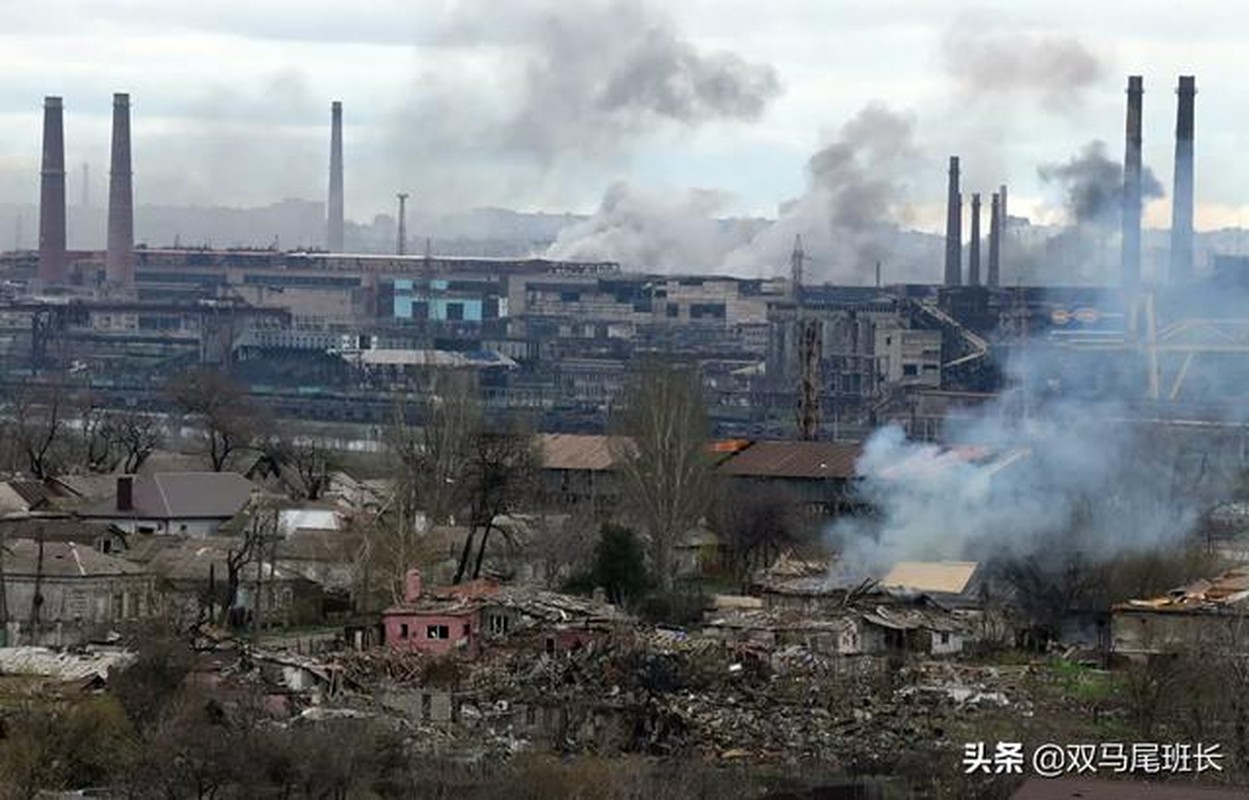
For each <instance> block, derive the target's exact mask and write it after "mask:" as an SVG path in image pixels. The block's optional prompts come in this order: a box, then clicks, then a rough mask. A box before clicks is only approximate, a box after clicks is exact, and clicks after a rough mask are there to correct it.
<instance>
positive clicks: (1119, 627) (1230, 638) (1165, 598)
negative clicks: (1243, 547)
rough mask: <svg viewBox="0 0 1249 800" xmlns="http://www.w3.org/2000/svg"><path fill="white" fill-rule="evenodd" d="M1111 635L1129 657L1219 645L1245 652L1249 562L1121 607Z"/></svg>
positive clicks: (1121, 652)
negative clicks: (1246, 564) (1212, 576)
mask: <svg viewBox="0 0 1249 800" xmlns="http://www.w3.org/2000/svg"><path fill="white" fill-rule="evenodd" d="M1111 638H1112V647H1113V650H1114V652H1115V653H1116V654H1117V655H1123V656H1127V657H1129V658H1138V657H1148V656H1151V655H1162V654H1168V653H1177V652H1181V651H1184V652H1191V651H1194V650H1196V649H1209V648H1215V647H1233V646H1234V647H1235V648H1236V649H1237V650H1238V651H1239V650H1243V649H1244V647H1245V640H1246V639H1247V638H1249V566H1239V567H1235V568H1233V569H1230V570H1228V571H1227V572H1224V573H1223V574H1222V575H1219V576H1218V577H1215V578H1211V579H1208V580H1207V579H1202V580H1199V581H1195V582H1194V583H1191V584H1189V585H1187V586H1182V587H1180V588H1178V589H1173V590H1172V591H1170V592H1168V593H1167V594H1165V595H1162V596H1160V597H1154V598H1149V599H1144V600H1129V601H1128V602H1126V603H1120V604H1119V605H1116V606H1115V607H1114V608H1113V609H1112V611H1111Z"/></svg>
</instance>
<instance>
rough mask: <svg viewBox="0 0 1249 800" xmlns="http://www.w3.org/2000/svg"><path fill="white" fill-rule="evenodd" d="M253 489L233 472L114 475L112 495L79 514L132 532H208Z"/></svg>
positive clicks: (232, 512)
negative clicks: (114, 484)
mask: <svg viewBox="0 0 1249 800" xmlns="http://www.w3.org/2000/svg"><path fill="white" fill-rule="evenodd" d="M256 490H257V487H256V486H255V484H253V483H252V482H251V481H249V480H247V479H246V478H244V477H243V476H242V475H236V474H234V473H232V472H158V473H155V474H152V475H119V476H117V477H116V489H115V491H114V492H113V494H112V496H110V497H108V498H106V499H104V500H101V501H98V502H96V503H94V504H91V505H89V506H87V507H86V508H84V509H83V510H82V511H80V512H79V515H80V516H81V517H82V519H84V520H86V521H88V522H103V523H108V524H111V525H115V526H116V527H118V528H120V529H122V530H125V531H129V532H132V533H159V534H171V533H173V534H181V535H184V536H209V535H212V534H213V533H215V532H216V531H217V529H218V528H220V527H221V525H222V524H223V523H225V522H227V521H228V520H230V519H232V518H233V517H234V516H235V515H237V514H238V513H239V512H240V511H241V510H242V509H243V508H244V507H245V506H246V505H247V502H248V500H249V499H250V498H251V496H252V494H253V492H255V491H256Z"/></svg>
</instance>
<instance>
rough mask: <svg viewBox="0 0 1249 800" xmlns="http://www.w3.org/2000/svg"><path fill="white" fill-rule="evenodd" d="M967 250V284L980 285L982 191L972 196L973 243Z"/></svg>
mask: <svg viewBox="0 0 1249 800" xmlns="http://www.w3.org/2000/svg"><path fill="white" fill-rule="evenodd" d="M969 247H970V249H968V251H967V285H968V286H978V285H980V193H979V192H973V193H972V196H971V245H970V246H969Z"/></svg>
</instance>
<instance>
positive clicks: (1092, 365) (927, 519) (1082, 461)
mask: <svg viewBox="0 0 1249 800" xmlns="http://www.w3.org/2000/svg"><path fill="white" fill-rule="evenodd" d="M1113 369H1114V365H1113V363H1112V359H1107V360H1105V363H1103V360H1102V359H1095V360H1094V361H1092V362H1085V363H1083V364H1080V365H1078V366H1076V365H1073V363H1072V361H1071V354H1070V353H1069V352H1062V351H1058V352H1055V351H1054V350H1053V349H1051V348H1048V347H1047V346H1046V344H1045V343H1044V342H1034V343H1033V344H1030V345H1028V346H1026V347H1024V348H1023V349H1021V350H1020V352H1018V353H1017V354H1016V355H1015V356H1014V357H1013V358H1012V359H1011V361H1010V363H1009V365H1008V376H1009V383H1008V386H1009V388H1008V389H1006V390H1005V391H1003V393H1002V395H1001V397H1000V398H999V399H997V400H995V401H994V402H992V403H990V404H988V405H987V406H984V407H982V408H980V409H978V410H977V411H975V412H974V413H972V414H971V415H970V416H967V417H962V418H958V417H955V418H952V419H950V420H948V421H947V424H948V427H947V432H948V436H947V443H946V444H944V445H935V444H931V443H926V442H919V441H911V440H908V439H906V438H905V436H904V435H903V433H902V431H901V429H899V428H897V427H892V426H890V427H886V428H883V429H881V430H879V431H877V432H876V433H875V434H874V435H873V436H872V437H871V438H870V439H869V440H868V441H867V442H866V444H865V448H864V453H863V455H862V457H861V458H860V461H859V462H858V469H859V472H860V474H861V475H862V476H863V482H862V485H861V487H860V491H861V496H862V499H863V500H865V501H866V502H868V503H870V504H872V505H873V506H874V507H875V508H877V509H878V510H879V517H878V518H876V519H872V520H868V519H862V518H858V519H855V518H850V519H848V520H843V521H840V522H838V523H837V524H836V525H835V526H834V527H833V528H832V529H831V530H830V537H831V538H832V539H833V540H834V541H835V542H836V544H837V546H838V548H839V549H840V551H841V553H842V565H843V569H844V571H845V572H846V574H854V573H856V572H866V573H868V574H877V575H879V574H880V573H881V571H882V570H883V569H886V568H887V567H888V566H889V565H891V564H893V563H895V562H896V561H898V560H906V559H913V560H938V559H952V560H972V561H988V560H1007V559H1023V560H1027V561H1038V562H1046V563H1049V562H1052V561H1054V560H1055V559H1059V558H1066V557H1071V556H1079V557H1081V558H1083V559H1086V560H1087V561H1088V562H1098V561H1102V560H1106V559H1109V558H1112V557H1115V556H1118V555H1122V554H1124V553H1130V552H1139V551H1144V550H1148V549H1150V548H1153V547H1157V546H1159V545H1168V544H1172V543H1178V542H1180V541H1181V540H1182V538H1183V537H1184V536H1185V535H1186V534H1187V533H1188V532H1189V531H1190V529H1191V527H1192V525H1193V523H1194V522H1195V521H1196V520H1197V517H1198V515H1199V513H1200V510H1201V509H1202V508H1203V507H1204V506H1205V505H1206V504H1208V502H1209V501H1210V499H1211V497H1213V496H1217V495H1218V493H1219V492H1220V491H1221V490H1226V488H1227V486H1228V484H1229V482H1230V481H1231V480H1232V474H1233V472H1232V471H1229V470H1224V469H1223V468H1222V464H1223V463H1225V462H1223V461H1222V460H1221V457H1222V456H1224V455H1227V454H1225V453H1223V452H1222V450H1221V449H1220V448H1221V445H1219V444H1217V443H1212V442H1205V443H1204V444H1203V443H1202V442H1200V441H1198V440H1195V439H1193V438H1192V437H1191V434H1184V435H1175V436H1172V435H1170V434H1169V433H1168V432H1166V431H1164V430H1162V429H1159V428H1155V427H1150V426H1147V425H1138V424H1132V423H1130V422H1128V420H1129V419H1130V418H1131V414H1130V413H1129V412H1128V405H1127V395H1126V394H1125V395H1123V399H1122V400H1116V399H1115V396H1116V394H1115V393H1114V392H1110V393H1109V394H1107V393H1104V392H1102V393H1099V396H1098V398H1097V399H1096V400H1093V399H1083V398H1082V396H1081V392H1080V389H1081V387H1089V386H1094V385H1096V384H1097V383H1098V380H1099V378H1098V373H1099V372H1103V371H1113ZM1233 460H1234V458H1229V459H1228V460H1227V462H1226V463H1230V462H1231V461H1233Z"/></svg>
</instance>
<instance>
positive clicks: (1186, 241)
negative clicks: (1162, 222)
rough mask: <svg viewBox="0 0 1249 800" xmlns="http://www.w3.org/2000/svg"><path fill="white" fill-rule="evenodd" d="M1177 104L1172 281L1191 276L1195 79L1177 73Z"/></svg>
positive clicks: (1172, 206) (1172, 208)
mask: <svg viewBox="0 0 1249 800" xmlns="http://www.w3.org/2000/svg"><path fill="white" fill-rule="evenodd" d="M1175 93H1176V94H1177V95H1178V96H1179V104H1178V105H1177V106H1176V113H1175V190H1174V191H1172V192H1171V274H1170V276H1169V277H1170V279H1171V282H1172V283H1183V282H1185V281H1190V280H1192V278H1193V106H1194V105H1195V103H1196V97H1197V79H1196V78H1195V77H1193V76H1192V75H1181V76H1180V85H1179V87H1178V88H1177V89H1176V90H1175Z"/></svg>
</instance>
